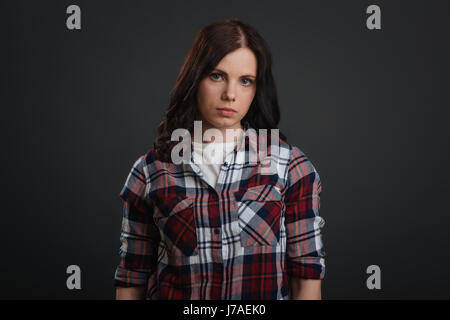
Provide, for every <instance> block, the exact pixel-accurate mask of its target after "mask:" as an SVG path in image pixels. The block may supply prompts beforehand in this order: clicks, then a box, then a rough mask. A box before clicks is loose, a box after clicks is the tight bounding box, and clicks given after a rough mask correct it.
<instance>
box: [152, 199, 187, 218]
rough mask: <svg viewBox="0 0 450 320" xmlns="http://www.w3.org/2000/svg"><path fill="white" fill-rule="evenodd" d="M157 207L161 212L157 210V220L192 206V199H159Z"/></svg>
mask: <svg viewBox="0 0 450 320" xmlns="http://www.w3.org/2000/svg"><path fill="white" fill-rule="evenodd" d="M156 205H157V207H158V209H159V210H155V212H154V217H155V218H162V217H169V216H171V215H174V214H177V213H178V212H181V211H183V210H185V209H187V208H189V207H190V206H192V199H191V198H190V197H186V196H181V195H174V196H171V197H169V198H164V199H157V200H156Z"/></svg>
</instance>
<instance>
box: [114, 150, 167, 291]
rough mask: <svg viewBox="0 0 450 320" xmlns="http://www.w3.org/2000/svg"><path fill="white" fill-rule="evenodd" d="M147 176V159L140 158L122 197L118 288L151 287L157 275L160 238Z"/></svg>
mask: <svg viewBox="0 0 450 320" xmlns="http://www.w3.org/2000/svg"><path fill="white" fill-rule="evenodd" d="M146 172H147V168H146V167H145V159H144V157H140V158H139V159H138V160H137V161H136V162H135V163H134V165H133V167H132V168H131V171H130V173H129V174H128V177H127V179H126V182H125V185H124V186H123V188H122V191H121V192H120V194H119V196H120V198H121V199H122V200H123V218H122V228H121V233H120V242H121V246H120V249H119V256H120V262H119V265H118V266H117V268H116V272H115V275H114V285H115V286H116V287H118V286H120V287H133V286H144V285H147V281H148V278H149V277H150V275H151V274H152V273H154V272H156V263H157V255H158V246H159V241H160V235H159V229H158V228H157V226H156V225H155V222H154V220H153V210H154V204H153V201H151V200H150V199H148V197H146V195H147V192H148V190H149V182H148V178H147V177H148V174H146ZM147 173H148V172H147Z"/></svg>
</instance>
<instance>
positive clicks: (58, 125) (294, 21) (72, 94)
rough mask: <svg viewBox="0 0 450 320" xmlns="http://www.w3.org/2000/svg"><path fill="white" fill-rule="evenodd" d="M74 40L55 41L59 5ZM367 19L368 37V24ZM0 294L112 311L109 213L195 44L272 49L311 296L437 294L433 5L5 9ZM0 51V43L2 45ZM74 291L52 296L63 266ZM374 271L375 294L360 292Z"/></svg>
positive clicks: (116, 225) (444, 195)
mask: <svg viewBox="0 0 450 320" xmlns="http://www.w3.org/2000/svg"><path fill="white" fill-rule="evenodd" d="M70 4H77V5H79V6H80V7H81V10H82V29H81V30H78V31H70V30H68V29H67V28H66V25H65V22H66V17H67V14H66V8H67V6H69V5H70ZM371 4H377V5H379V6H380V7H381V10H382V15H381V22H382V30H378V31H370V30H368V29H367V28H366V24H365V21H366V17H367V15H366V13H365V10H366V8H367V6H369V5H371ZM0 9H1V10H0V12H1V19H2V25H3V27H2V32H3V35H4V36H3V37H2V40H3V42H4V43H3V45H2V65H3V66H2V76H3V80H4V85H3V88H2V91H3V93H2V108H1V110H2V115H1V119H2V120H1V122H2V125H1V130H2V135H1V136H2V142H3V143H2V153H1V154H2V159H1V169H2V190H1V196H2V204H3V206H2V207H3V208H2V219H1V220H2V223H1V226H2V232H1V239H0V241H1V266H0V268H1V269H0V274H1V275H2V285H1V288H0V297H1V298H14V299H16V298H25V299H35V298H44V299H54V298H62V299H72V298H74V299H78V298H83V299H112V298H114V295H115V291H114V288H113V277H114V271H115V268H116V265H117V263H118V249H119V245H120V243H119V235H120V224H121V219H122V202H121V200H120V198H119V197H118V194H119V192H120V189H121V188H122V185H123V183H124V182H125V179H126V176H127V174H128V172H129V170H130V168H131V165H132V164H133V162H134V161H135V160H136V159H137V157H138V156H139V155H141V154H143V153H145V152H146V151H147V150H148V149H149V148H150V147H151V144H152V142H153V139H154V138H155V135H156V127H157V125H158V123H159V122H160V121H161V119H162V117H163V114H164V111H165V110H166V108H167V103H168V101H169V92H170V90H171V89H172V86H173V85H174V83H175V79H176V77H177V74H178V71H179V69H180V66H181V64H182V61H183V59H184V56H185V54H186V53H187V50H188V49H189V47H190V45H191V43H192V41H193V39H194V36H195V34H196V33H197V31H198V30H199V29H200V28H201V27H202V26H204V25H206V24H208V23H210V22H212V21H215V20H218V19H225V18H230V17H237V18H241V19H242V20H244V21H245V22H247V23H249V24H251V25H253V26H254V27H255V28H256V29H257V30H258V31H259V32H260V33H261V34H262V36H263V37H264V38H265V39H266V40H267V42H268V43H269V45H270V46H271V49H272V53H273V58H274V67H273V68H274V69H273V71H274V74H275V78H276V81H277V87H278V93H279V100H280V104H281V108H282V121H281V124H280V128H281V129H282V130H283V131H284V132H285V133H286V134H287V135H288V138H289V142H290V143H293V144H296V145H297V146H299V147H300V148H301V149H302V150H303V151H304V152H305V153H306V154H307V156H308V157H309V158H310V160H311V161H312V162H313V163H314V165H315V166H316V168H317V169H318V171H319V173H320V175H321V177H322V183H323V193H322V202H321V215H322V216H323V217H324V218H325V220H326V225H325V227H324V229H323V237H324V238H323V239H324V244H325V247H326V250H325V251H326V254H327V257H326V265H327V269H326V276H325V280H324V282H323V298H324V299H337V298H342V299H355V298H368V299H379V298H384V299H398V298H425V299H428V298H448V297H449V293H448V289H449V284H450V274H449V273H448V270H449V269H450V260H449V255H450V254H449V250H448V247H449V246H448V245H449V235H448V227H449V221H450V219H449V209H448V197H449V194H450V187H449V182H450V181H449V177H450V174H449V173H450V170H449V167H448V163H449V150H448V139H449V136H450V135H449V133H450V130H449V128H448V126H449V125H448V120H449V106H450V104H449V100H450V99H449V82H450V81H449V74H450V73H449V66H450V63H449V56H450V53H449V40H448V39H449V35H450V32H449V28H448V23H447V21H448V12H449V5H448V4H446V3H445V1H420V2H419V1H348V0H346V1H343V0H341V1H335V0H329V1H314V3H313V1H270V2H269V1H261V0H258V1H230V0H228V1H211V0H209V1H195V2H193V3H191V1H79V0H77V1H26V2H25V1H2V4H1V8H0ZM5 42H6V45H5ZM71 264H76V265H79V266H80V267H81V270H82V289H81V290H73V291H70V290H68V289H67V288H66V278H67V276H68V275H67V274H66V267H67V266H68V265H71ZM371 264H376V265H379V266H380V268H381V290H368V289H367V287H366V279H367V277H368V275H367V274H366V268H367V266H369V265H371Z"/></svg>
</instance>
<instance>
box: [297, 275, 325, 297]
mask: <svg viewBox="0 0 450 320" xmlns="http://www.w3.org/2000/svg"><path fill="white" fill-rule="evenodd" d="M321 285H322V280H319V279H302V278H297V277H292V278H290V279H289V286H290V289H291V299H292V300H322V292H321V291H322V290H321Z"/></svg>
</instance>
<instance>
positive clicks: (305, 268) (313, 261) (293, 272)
mask: <svg viewBox="0 0 450 320" xmlns="http://www.w3.org/2000/svg"><path fill="white" fill-rule="evenodd" d="M286 272H287V274H288V276H290V277H297V278H303V279H320V280H321V279H323V278H324V277H325V259H324V258H322V257H299V258H294V259H292V258H288V259H286Z"/></svg>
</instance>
